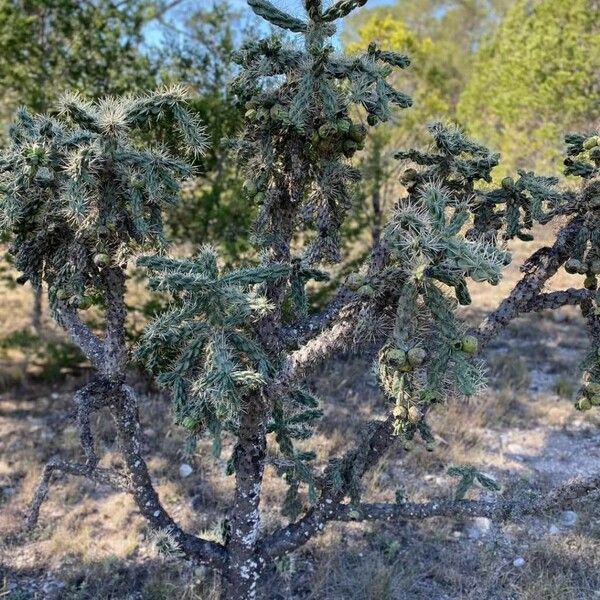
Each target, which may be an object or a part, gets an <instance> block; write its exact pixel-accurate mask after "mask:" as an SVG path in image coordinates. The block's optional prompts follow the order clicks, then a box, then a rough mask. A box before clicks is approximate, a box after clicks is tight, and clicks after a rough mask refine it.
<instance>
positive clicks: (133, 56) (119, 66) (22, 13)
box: [0, 0, 155, 123]
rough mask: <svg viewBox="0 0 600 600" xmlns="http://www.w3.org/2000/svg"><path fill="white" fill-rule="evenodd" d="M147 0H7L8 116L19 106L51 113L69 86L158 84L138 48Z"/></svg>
mask: <svg viewBox="0 0 600 600" xmlns="http://www.w3.org/2000/svg"><path fill="white" fill-rule="evenodd" d="M149 6H150V5H149V3H148V2H143V1H140V0H127V1H126V2H119V3H114V2H110V1H108V0H100V1H98V2H77V1H75V0H41V1H40V0H36V1H29V0H2V2H1V3H0V50H1V51H2V55H3V56H4V60H3V62H2V65H1V66H0V90H1V92H0V105H1V110H2V118H3V122H4V123H6V122H7V120H8V119H9V118H10V116H11V115H12V113H13V111H14V109H15V108H16V107H17V106H18V105H21V104H23V105H25V106H27V107H29V108H30V109H31V110H33V111H38V112H46V111H48V110H49V109H50V107H51V106H52V105H54V103H55V102H56V100H57V98H58V96H59V95H60V94H61V93H62V92H63V91H65V90H69V89H70V90H79V91H81V92H82V93H85V94H86V95H87V96H88V97H90V98H98V97H101V96H105V95H111V94H123V93H126V92H130V91H132V90H140V89H145V88H149V87H152V86H154V84H155V79H154V77H153V69H152V65H151V63H150V60H149V59H148V58H147V57H146V56H144V54H143V53H141V52H140V44H141V42H142V33H143V32H142V28H143V26H144V24H145V22H146V20H147V16H148V14H149V13H148V9H149Z"/></svg>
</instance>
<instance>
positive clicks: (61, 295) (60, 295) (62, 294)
mask: <svg viewBox="0 0 600 600" xmlns="http://www.w3.org/2000/svg"><path fill="white" fill-rule="evenodd" d="M56 299H57V300H60V301H61V302H64V301H65V300H68V299H69V292H67V290H65V289H59V290H58V291H57V292H56Z"/></svg>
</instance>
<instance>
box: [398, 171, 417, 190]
mask: <svg viewBox="0 0 600 600" xmlns="http://www.w3.org/2000/svg"><path fill="white" fill-rule="evenodd" d="M418 177H419V173H418V172H417V170H416V169H413V168H409V169H406V170H405V171H404V173H402V175H401V176H400V183H401V184H402V185H404V186H407V185H410V184H411V183H413V182H414V181H416V180H417V178H418Z"/></svg>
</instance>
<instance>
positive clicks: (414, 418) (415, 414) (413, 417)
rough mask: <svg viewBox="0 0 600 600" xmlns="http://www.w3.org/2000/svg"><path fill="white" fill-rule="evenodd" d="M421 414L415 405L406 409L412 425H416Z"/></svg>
mask: <svg viewBox="0 0 600 600" xmlns="http://www.w3.org/2000/svg"><path fill="white" fill-rule="evenodd" d="M422 417H423V415H422V414H421V411H420V410H419V408H418V407H417V406H411V407H410V408H409V409H408V421H409V423H412V424H413V425H416V424H417V423H418V422H419V421H420V420H421V419H422Z"/></svg>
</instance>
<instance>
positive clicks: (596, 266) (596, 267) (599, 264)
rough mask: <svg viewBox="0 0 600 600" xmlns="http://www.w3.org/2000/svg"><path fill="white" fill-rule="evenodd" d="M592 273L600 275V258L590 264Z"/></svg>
mask: <svg viewBox="0 0 600 600" xmlns="http://www.w3.org/2000/svg"><path fill="white" fill-rule="evenodd" d="M590 273H591V274H592V275H600V260H593V261H592V262H591V264H590Z"/></svg>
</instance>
